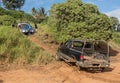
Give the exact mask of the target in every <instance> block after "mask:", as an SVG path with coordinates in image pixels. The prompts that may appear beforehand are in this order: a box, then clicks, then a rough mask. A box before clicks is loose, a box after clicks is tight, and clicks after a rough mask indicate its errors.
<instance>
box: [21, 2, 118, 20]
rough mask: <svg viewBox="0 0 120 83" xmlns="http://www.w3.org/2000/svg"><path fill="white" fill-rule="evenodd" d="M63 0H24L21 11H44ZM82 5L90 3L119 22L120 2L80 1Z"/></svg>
mask: <svg viewBox="0 0 120 83" xmlns="http://www.w3.org/2000/svg"><path fill="white" fill-rule="evenodd" d="M64 1H65V0H26V2H25V5H24V6H23V7H22V9H23V10H24V11H25V12H27V13H30V10H31V9H32V8H33V7H35V8H36V9H38V8H40V7H44V8H45V10H46V11H47V12H48V10H49V9H50V8H51V6H52V5H53V4H55V3H61V2H64ZM82 1H83V2H84V3H91V4H94V5H96V6H97V7H98V9H99V11H100V12H102V13H105V14H107V15H108V16H114V17H117V18H118V19H119V21H120V0H82Z"/></svg>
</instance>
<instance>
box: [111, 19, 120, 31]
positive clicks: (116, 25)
mask: <svg viewBox="0 0 120 83" xmlns="http://www.w3.org/2000/svg"><path fill="white" fill-rule="evenodd" d="M110 19H111V23H112V29H113V30H115V31H118V30H119V28H120V27H119V26H120V23H119V20H118V18H116V17H110Z"/></svg>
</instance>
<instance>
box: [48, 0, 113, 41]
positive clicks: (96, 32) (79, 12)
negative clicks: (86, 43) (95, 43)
mask: <svg viewBox="0 0 120 83" xmlns="http://www.w3.org/2000/svg"><path fill="white" fill-rule="evenodd" d="M49 24H50V26H51V28H50V29H51V32H53V33H52V35H53V37H54V39H55V40H56V41H57V42H64V41H66V40H68V39H71V38H81V39H96V40H100V39H101V40H102V39H104V40H108V39H109V38H110V37H111V30H110V27H111V23H110V19H109V18H108V16H106V15H105V14H101V13H100V12H99V10H98V8H97V7H96V6H95V5H93V4H86V3H83V2H82V1H81V0H66V1H65V2H63V3H58V4H54V5H53V6H52V7H51V9H50V16H49Z"/></svg>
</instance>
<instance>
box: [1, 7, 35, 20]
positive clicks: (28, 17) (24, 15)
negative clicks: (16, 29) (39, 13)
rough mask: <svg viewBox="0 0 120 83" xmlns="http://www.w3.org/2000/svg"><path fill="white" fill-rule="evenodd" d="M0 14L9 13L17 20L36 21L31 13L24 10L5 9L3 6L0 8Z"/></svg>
mask: <svg viewBox="0 0 120 83" xmlns="http://www.w3.org/2000/svg"><path fill="white" fill-rule="evenodd" d="M0 15H1V16H3V15H9V16H11V17H13V18H14V19H15V20H16V21H18V22H22V21H27V22H36V20H35V18H34V17H33V16H32V15H30V14H27V13H24V11H16V10H5V9H3V8H0Z"/></svg>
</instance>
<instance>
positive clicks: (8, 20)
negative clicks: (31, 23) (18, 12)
mask: <svg viewBox="0 0 120 83" xmlns="http://www.w3.org/2000/svg"><path fill="white" fill-rule="evenodd" d="M0 19H1V20H0V23H1V24H3V25H11V24H12V23H15V19H14V18H13V17H12V16H9V15H3V16H0Z"/></svg>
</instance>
